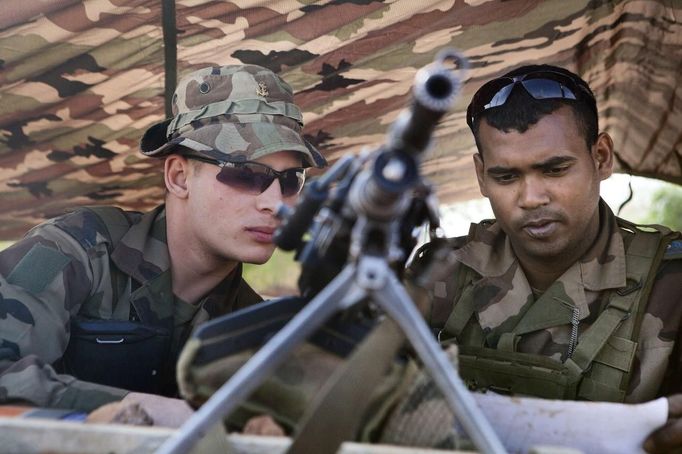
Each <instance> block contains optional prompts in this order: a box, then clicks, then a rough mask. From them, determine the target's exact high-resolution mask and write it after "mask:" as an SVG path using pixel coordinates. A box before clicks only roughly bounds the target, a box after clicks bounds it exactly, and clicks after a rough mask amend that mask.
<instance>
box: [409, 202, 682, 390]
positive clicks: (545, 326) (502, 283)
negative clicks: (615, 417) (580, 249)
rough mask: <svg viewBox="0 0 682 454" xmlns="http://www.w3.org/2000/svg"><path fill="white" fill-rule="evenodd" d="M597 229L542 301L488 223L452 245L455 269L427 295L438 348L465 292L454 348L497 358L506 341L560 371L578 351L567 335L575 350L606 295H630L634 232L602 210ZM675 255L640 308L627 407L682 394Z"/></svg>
mask: <svg viewBox="0 0 682 454" xmlns="http://www.w3.org/2000/svg"><path fill="white" fill-rule="evenodd" d="M600 219H601V220H602V222H601V227H600V231H599V234H598V238H597V240H596V241H595V243H594V244H593V246H592V247H591V249H590V250H588V251H587V252H586V254H585V255H584V256H583V257H582V258H581V259H580V260H579V261H577V262H576V263H575V264H574V265H573V266H571V267H570V268H569V269H568V270H566V272H565V273H564V274H563V275H562V276H560V277H559V279H557V281H555V282H554V283H553V285H552V286H551V287H550V288H549V289H547V290H546V291H545V292H544V293H543V294H542V295H534V294H533V291H532V289H531V287H530V285H529V284H528V281H527V279H526V277H525V275H524V272H523V270H522V268H521V267H520V266H519V262H518V260H517V258H516V257H515V255H514V252H513V250H512V247H511V244H510V242H509V239H508V238H507V237H506V235H505V234H504V232H503V231H502V230H501V229H500V227H499V225H498V224H496V223H495V222H494V221H485V222H483V223H480V224H472V227H471V229H470V232H469V235H467V236H465V237H460V238H455V239H452V240H450V247H451V248H452V251H453V252H452V253H451V256H452V257H454V260H452V268H449V269H448V270H447V271H442V270H439V272H438V273H439V276H440V278H437V279H435V280H434V281H435V282H433V283H432V284H430V285H429V288H428V289H427V290H429V293H430V296H431V308H430V313H429V314H427V321H428V322H429V323H430V325H431V326H432V327H433V328H434V329H435V330H436V331H439V332H440V339H441V341H443V340H446V339H447V338H448V337H450V338H452V337H454V336H455V334H453V333H452V332H448V331H449V328H448V326H450V325H452V321H453V319H454V318H455V317H452V315H453V314H455V312H456V310H455V309H456V308H457V307H458V305H461V302H462V300H464V298H462V296H463V294H464V293H465V292H466V289H465V287H468V290H469V291H472V292H473V314H472V315H471V317H470V318H468V319H466V320H459V321H455V323H460V324H461V325H462V330H461V331H460V335H461V338H459V339H456V340H457V342H458V343H459V344H460V345H474V344H478V346H481V347H483V348H488V349H490V348H492V349H500V348H501V347H500V344H502V341H501V339H502V340H505V338H506V339H507V340H508V339H509V334H508V333H512V336H513V337H514V342H512V343H510V344H509V345H512V346H513V347H512V348H510V349H509V351H512V350H513V351H515V352H520V353H527V354H529V355H533V356H539V355H542V356H544V357H549V358H551V359H553V360H556V362H557V363H564V362H566V360H567V358H568V357H569V351H570V350H571V348H573V347H575V345H573V346H571V345H570V344H571V343H572V337H571V335H572V331H573V329H574V328H573V327H574V326H576V327H577V331H576V332H575V333H573V334H576V335H577V343H578V345H579V344H580V341H581V340H582V339H583V335H584V334H585V331H586V330H587V329H588V328H589V327H590V326H591V325H592V324H594V323H595V321H596V320H597V319H598V317H599V315H600V314H601V313H602V312H604V308H605V306H606V305H607V303H608V302H609V298H610V295H612V294H613V292H614V291H617V290H619V289H621V288H624V287H625V286H626V271H627V270H626V248H627V247H628V244H629V243H630V241H631V239H632V236H633V234H632V233H631V232H630V228H627V227H626V228H624V227H623V226H624V224H628V225H629V226H632V224H629V223H626V221H623V220H620V219H618V218H617V217H616V216H614V214H613V213H612V212H611V210H610V209H609V208H608V206H607V205H606V204H605V203H604V202H603V201H602V202H601V205H600ZM680 246H681V244H680V241H679V240H678V241H675V242H674V243H673V246H672V247H671V246H669V247H668V252H667V253H666V254H665V256H664V258H663V260H662V261H661V262H660V265H659V266H658V270H657V271H656V274H655V278H654V279H653V288H652V290H651V293H650V295H649V298H648V301H643V304H642V305H641V306H640V307H644V308H645V309H644V313H643V316H642V317H641V318H639V317H638V319H639V320H640V321H639V322H638V324H639V326H638V327H636V328H635V331H634V333H637V330H638V333H639V334H638V337H636V338H635V339H634V340H635V341H636V344H635V343H631V345H633V347H632V350H633V352H634V360H633V361H634V362H631V363H630V364H631V366H629V367H630V369H631V371H630V372H629V373H630V374H631V375H630V376H629V386H628V387H627V391H626V392H625V394H624V400H625V401H626V402H643V401H647V400H650V399H652V398H654V397H656V396H659V395H668V394H672V393H675V392H681V391H682V377H680V367H679V366H680V363H681V361H682V355H681V354H680V351H679V345H680V336H682V329H680V323H681V321H682V291H680V290H681V289H680V282H681V280H682V260H673V259H674V258H679V257H680V256H681V255H682V254H680V251H679V250H678V249H681V248H680ZM672 249H676V251H674V250H672ZM428 252H429V246H428V245H427V246H426V247H425V248H424V249H423V250H422V251H421V252H420V253H419V254H418V256H417V257H418V258H417V259H416V261H415V265H417V266H418V264H419V262H420V261H425V257H427V256H428ZM463 280H468V281H469V283H468V284H467V283H464V282H463ZM566 302H569V304H568V305H567V304H566ZM563 306H568V307H563ZM567 309H568V310H567ZM531 320H532V321H531ZM462 367H464V366H463V364H460V368H462Z"/></svg>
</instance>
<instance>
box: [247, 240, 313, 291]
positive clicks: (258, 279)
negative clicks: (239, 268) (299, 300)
mask: <svg viewBox="0 0 682 454" xmlns="http://www.w3.org/2000/svg"><path fill="white" fill-rule="evenodd" d="M300 272H301V265H300V264H299V263H298V262H296V261H294V252H284V251H282V250H281V249H276V250H275V253H274V254H273V255H272V258H271V259H270V260H269V261H268V262H267V263H265V264H264V265H251V264H248V263H245V264H244V279H245V280H246V282H248V283H249V285H250V286H251V287H252V288H253V289H254V290H255V291H256V292H258V294H260V295H261V296H263V297H264V298H266V297H267V298H270V297H275V296H284V295H297V294H298V286H297V281H298V276H299V274H300Z"/></svg>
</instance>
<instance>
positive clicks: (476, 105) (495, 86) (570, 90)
mask: <svg viewBox="0 0 682 454" xmlns="http://www.w3.org/2000/svg"><path fill="white" fill-rule="evenodd" d="M516 84H521V86H522V87H523V88H524V89H525V90H526V91H527V92H528V94H529V95H531V96H532V97H533V98H535V99H572V100H578V99H579V97H578V96H579V94H580V93H581V92H582V93H584V94H585V95H586V97H587V104H589V106H590V108H591V109H592V110H593V111H594V113H595V115H596V114H597V107H596V101H595V99H594V95H593V94H592V92H591V91H590V90H589V89H588V88H587V87H584V86H583V85H581V84H579V83H577V82H576V81H575V80H574V79H572V78H571V77H569V76H567V75H565V74H562V73H558V72H554V71H534V72H530V73H528V74H523V75H521V76H515V77H500V78H497V79H493V80H491V81H489V82H486V83H485V84H483V86H482V87H481V88H479V89H478V91H477V92H476V94H474V97H473V98H472V99H471V103H470V104H469V107H468V108H467V124H468V125H469V127H470V128H472V129H473V124H474V121H475V120H476V118H477V117H478V116H479V115H481V114H482V113H483V112H485V111H486V110H488V109H492V108H493V107H499V106H502V105H504V103H505V102H507V99H509V95H510V94H511V92H512V90H513V89H514V87H515V86H516ZM582 99H584V97H583V98H582Z"/></svg>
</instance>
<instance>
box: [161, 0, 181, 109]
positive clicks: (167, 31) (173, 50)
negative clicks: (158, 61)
mask: <svg viewBox="0 0 682 454" xmlns="http://www.w3.org/2000/svg"><path fill="white" fill-rule="evenodd" d="M161 10H162V16H163V61H164V70H165V74H164V105H165V113H166V118H170V117H172V116H173V111H172V106H173V93H174V92H175V85H176V84H177V78H178V76H177V70H178V51H177V44H178V43H177V27H176V23H175V0H163V3H162V4H161Z"/></svg>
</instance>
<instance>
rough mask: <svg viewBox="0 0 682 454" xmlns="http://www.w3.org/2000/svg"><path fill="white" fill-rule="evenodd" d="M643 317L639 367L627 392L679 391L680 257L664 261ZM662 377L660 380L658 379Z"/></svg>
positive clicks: (681, 389)
mask: <svg viewBox="0 0 682 454" xmlns="http://www.w3.org/2000/svg"><path fill="white" fill-rule="evenodd" d="M656 277H657V279H656V282H655V284H654V287H653V289H652V290H651V296H650V298H649V304H648V305H647V310H646V313H645V314H644V318H643V320H642V326H641V331H640V345H641V347H640V348H639V350H638V352H637V357H638V358H637V359H638V360H639V361H638V367H636V368H635V370H634V372H633V378H632V380H631V383H632V384H633V385H634V389H632V390H631V391H630V393H629V395H633V394H635V395H636V394H637V393H641V392H644V391H646V390H644V391H643V390H642V389H641V388H643V387H645V386H646V384H647V383H651V384H652V385H651V386H652V387H655V386H656V385H657V384H658V383H660V386H659V387H658V392H656V388H653V389H652V390H650V391H649V393H650V394H654V393H655V394H656V395H658V396H669V395H672V394H677V393H682V287H681V285H680V282H682V259H676V260H667V261H664V262H663V263H662V265H661V267H660V268H659V270H658V274H657V276H656ZM661 380H662V381H661Z"/></svg>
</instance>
